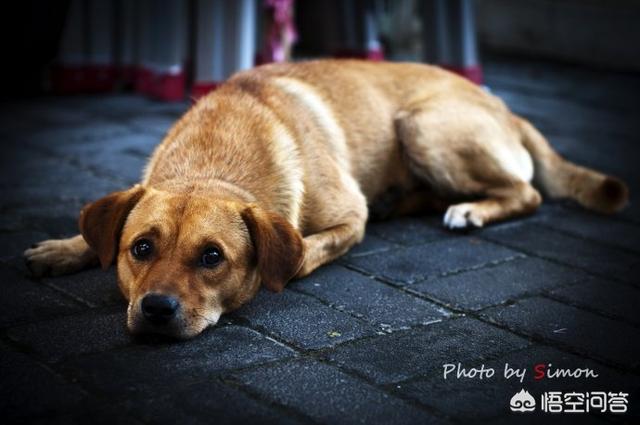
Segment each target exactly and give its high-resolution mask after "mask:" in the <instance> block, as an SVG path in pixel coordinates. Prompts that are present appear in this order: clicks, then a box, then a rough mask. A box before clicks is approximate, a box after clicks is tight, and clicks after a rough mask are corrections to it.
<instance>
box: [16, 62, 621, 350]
mask: <svg viewBox="0 0 640 425" xmlns="http://www.w3.org/2000/svg"><path fill="white" fill-rule="evenodd" d="M532 181H535V182H536V184H537V186H538V187H539V188H541V189H543V190H544V191H545V192H546V193H547V194H548V195H550V196H552V197H563V198H571V199H574V200H576V201H577V202H579V203H580V204H582V205H584V206H585V207H587V208H590V209H593V210H596V211H600V212H604V213H612V212H614V211H617V210H619V209H620V208H622V207H623V206H624V204H625V203H626V201H627V196H628V194H627V188H626V186H625V185H624V183H622V182H621V181H620V180H618V179H615V178H613V177H608V176H605V175H603V174H600V173H598V172H596V171H593V170H589V169H586V168H583V167H579V166H577V165H574V164H572V163H569V162H567V161H565V160H564V159H562V158H561V157H560V156H558V155H557V154H556V153H555V152H554V151H553V150H552V149H551V147H550V146H549V145H548V144H547V142H546V141H545V139H544V138H543V136H542V135H541V134H540V133H539V132H538V131H537V130H536V129H535V128H534V127H532V126H531V124H529V123H528V122H527V121H525V120H523V119H521V118H519V117H517V116H515V115H513V114H512V113H511V112H509V110H508V109H507V108H506V106H505V105H504V104H503V103H502V102H501V101H500V100H499V99H497V98H496V97H494V96H491V95H489V94H487V93H486V92H485V91H483V90H482V89H480V88H478V87H477V86H475V85H473V84H471V83H469V82H467V81H466V80H464V79H462V78H459V77H457V76H455V75H453V74H451V73H448V72H446V71H443V70H441V69H439V68H435V67H431V66H426V65H418V64H394V63H375V64H374V63H368V62H360V61H331V60H328V61H314V62H307V63H298V64H278V65H268V66H263V67H259V68H256V69H254V70H251V71H247V72H242V73H239V74H236V75H235V76H234V77H233V78H231V79H230V80H229V81H228V82H227V83H226V84H224V85H223V86H221V87H220V88H219V89H218V90H216V91H215V92H213V93H212V94H210V95H209V96H207V97H205V98H203V99H202V100H200V101H199V102H198V103H197V104H196V105H195V106H193V107H192V108H191V110H190V111H189V112H188V113H187V114H185V115H184V116H183V117H182V118H181V119H180V120H179V121H178V123H177V124H176V125H175V126H174V127H173V128H172V129H171V130H170V131H169V133H168V134H167V136H166V137H165V139H164V141H163V142H162V144H160V145H159V146H158V148H157V149H156V151H155V153H154V154H153V156H152V157H151V160H150V161H149V164H148V166H147V169H146V171H145V173H144V177H143V179H142V183H141V184H140V185H136V186H134V187H133V188H131V189H129V190H126V191H123V192H116V193H113V194H111V195H108V196H106V197H104V198H102V199H100V200H98V201H96V202H94V203H92V204H89V205H87V206H86V207H85V208H84V209H83V210H82V212H81V214H80V231H81V233H82V235H81V236H80V235H79V236H75V237H73V238H70V239H64V240H50V241H44V242H42V243H40V244H39V245H37V246H36V247H35V248H32V249H29V250H27V251H26V252H25V255H26V257H27V259H28V260H29V262H30V267H31V269H32V271H33V272H34V273H35V274H36V275H42V274H44V273H51V274H53V275H59V274H63V273H70V272H74V271H77V270H80V269H82V268H85V267H87V266H89V265H93V264H97V263H98V261H99V262H100V263H101V264H102V266H103V267H105V268H106V267H108V266H109V265H110V264H112V263H113V262H114V261H115V260H117V268H118V282H119V285H120V288H121V290H122V293H123V294H124V296H125V297H126V298H127V299H128V301H129V308H128V326H129V328H130V330H131V331H133V332H136V333H137V332H147V331H152V332H160V333H165V334H168V335H173V336H176V337H181V338H186V337H191V336H194V335H196V334H198V333H199V332H201V331H202V330H203V329H204V328H206V327H207V326H208V325H211V324H215V323H216V322H217V321H218V318H219V317H220V315H221V314H222V313H224V312H228V311H231V310H233V309H236V308H238V307H239V306H240V305H242V304H243V303H245V302H247V301H248V300H250V299H251V298H252V297H253V296H254V295H255V293H256V292H257V291H258V288H259V286H260V282H262V284H263V285H265V286H266V287H267V288H269V289H271V290H273V291H281V290H282V289H283V288H284V286H285V284H286V283H287V281H288V280H290V279H291V278H293V277H301V276H305V275H307V274H309V273H311V272H312V271H313V270H314V269H316V268H317V267H319V266H321V265H322V264H325V263H328V262H330V261H332V260H334V259H335V258H337V257H339V256H340V255H342V254H344V253H345V252H347V251H348V250H349V248H351V247H352V246H353V245H354V244H356V243H358V242H359V241H360V240H361V239H362V237H363V234H364V229H365V223H366V221H367V216H368V207H367V205H368V203H371V202H373V201H374V200H376V199H379V198H381V197H383V196H382V195H384V194H385V192H387V191H389V190H390V189H394V190H396V191H399V193H402V196H401V197H399V199H398V203H397V205H395V211H396V212H398V213H408V212H416V211H417V210H419V209H422V208H425V207H429V206H431V207H440V208H442V211H443V212H444V210H445V209H444V208H446V207H447V206H448V209H446V213H445V215H444V224H445V226H447V227H449V228H464V227H470V226H475V227H480V226H483V225H485V224H487V223H490V222H493V221H497V220H503V219H507V218H511V217H515V216H518V215H522V214H528V213H531V212H532V211H534V210H535V209H536V207H537V206H538V205H539V204H540V202H541V196H540V194H539V193H538V191H537V190H536V189H535V188H534V186H532Z"/></svg>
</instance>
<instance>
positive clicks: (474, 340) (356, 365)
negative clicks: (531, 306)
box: [326, 318, 528, 384]
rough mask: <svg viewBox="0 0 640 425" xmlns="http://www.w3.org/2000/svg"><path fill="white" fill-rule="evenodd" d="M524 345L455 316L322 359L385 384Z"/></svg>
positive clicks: (346, 346)
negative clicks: (445, 365) (455, 362)
mask: <svg viewBox="0 0 640 425" xmlns="http://www.w3.org/2000/svg"><path fill="white" fill-rule="evenodd" d="M527 345H528V342H527V340H525V339H524V338H520V337H518V336H516V335H514V334H512V333H510V332H507V331H504V330H501V329H498V328H496V327H494V326H491V325H488V324H486V323H483V322H480V321H479V320H475V319H472V318H459V319H450V320H446V321H444V322H440V323H435V324H432V325H429V326H424V327H419V328H413V329H410V330H406V331H398V332H394V333H392V334H388V335H383V336H379V337H376V338H375V339H366V340H362V341H356V342H354V343H350V344H344V345H342V346H340V347H337V348H336V349H335V350H333V351H331V352H329V353H327V355H326V357H327V359H328V360H330V361H331V362H334V363H336V364H338V365H341V366H344V367H346V368H349V369H352V370H355V371H357V372H358V373H360V374H362V375H364V376H366V377H367V378H369V379H371V380H373V381H375V382H376V383H381V384H389V383H393V382H398V381H404V380H407V379H409V378H413V377H418V376H428V375H430V374H433V373H437V372H438V371H440V370H442V365H443V364H445V363H451V362H453V361H460V362H470V361H473V360H477V359H480V358H487V357H491V356H498V355H501V354H504V353H506V352H509V351H512V350H516V349H519V348H522V347H525V346H527Z"/></svg>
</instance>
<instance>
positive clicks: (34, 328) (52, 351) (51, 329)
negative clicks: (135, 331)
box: [7, 310, 131, 362]
mask: <svg viewBox="0 0 640 425" xmlns="http://www.w3.org/2000/svg"><path fill="white" fill-rule="evenodd" d="M7 335H8V336H9V338H11V339H12V340H13V341H16V342H18V343H20V344H22V345H25V346H29V347H30V348H31V349H33V350H34V351H35V352H36V353H37V354H38V355H39V356H40V357H42V358H44V359H46V360H47V361H50V362H55V361H59V360H60V359H63V358H65V357H68V356H71V355H74V354H81V353H91V352H97V351H105V350H109V349H112V348H116V347H121V346H125V345H128V344H130V343H131V337H130V336H129V334H128V333H127V330H126V312H125V311H124V310H122V311H118V312H115V313H113V312H110V313H107V312H99V311H89V312H87V313H84V314H77V315H72V316H65V317H61V318H57V319H54V320H49V321H44V322H39V323H34V324H29V325H23V326H18V327H14V328H11V329H9V330H8V331H7Z"/></svg>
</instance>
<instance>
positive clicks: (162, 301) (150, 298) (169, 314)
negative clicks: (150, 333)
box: [142, 294, 180, 325]
mask: <svg viewBox="0 0 640 425" xmlns="http://www.w3.org/2000/svg"><path fill="white" fill-rule="evenodd" d="M179 305H180V304H179V303H178V300H177V299H175V298H174V297H171V296H169V295H162V294H148V295H145V297H144V298H143V299H142V314H144V317H145V318H146V319H147V320H148V321H150V322H151V323H153V324H154V325H162V324H165V323H167V322H168V321H169V320H171V319H172V318H173V316H175V314H176V310H178V306H179Z"/></svg>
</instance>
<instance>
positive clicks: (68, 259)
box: [23, 237, 92, 277]
mask: <svg viewBox="0 0 640 425" xmlns="http://www.w3.org/2000/svg"><path fill="white" fill-rule="evenodd" d="M23 255H24V258H25V261H26V263H27V268H28V269H29V270H30V271H31V273H32V274H33V275H34V276H37V277H40V276H46V275H51V276H59V275H63V274H68V273H74V272H77V271H79V270H81V269H83V268H84V267H86V266H87V264H88V263H89V262H91V259H92V258H91V256H90V255H88V253H87V248H86V244H85V243H84V241H78V239H77V237H75V238H69V239H50V240H46V241H42V242H40V243H37V244H34V245H33V246H32V247H31V248H29V249H27V250H26V251H24V253H23Z"/></svg>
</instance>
